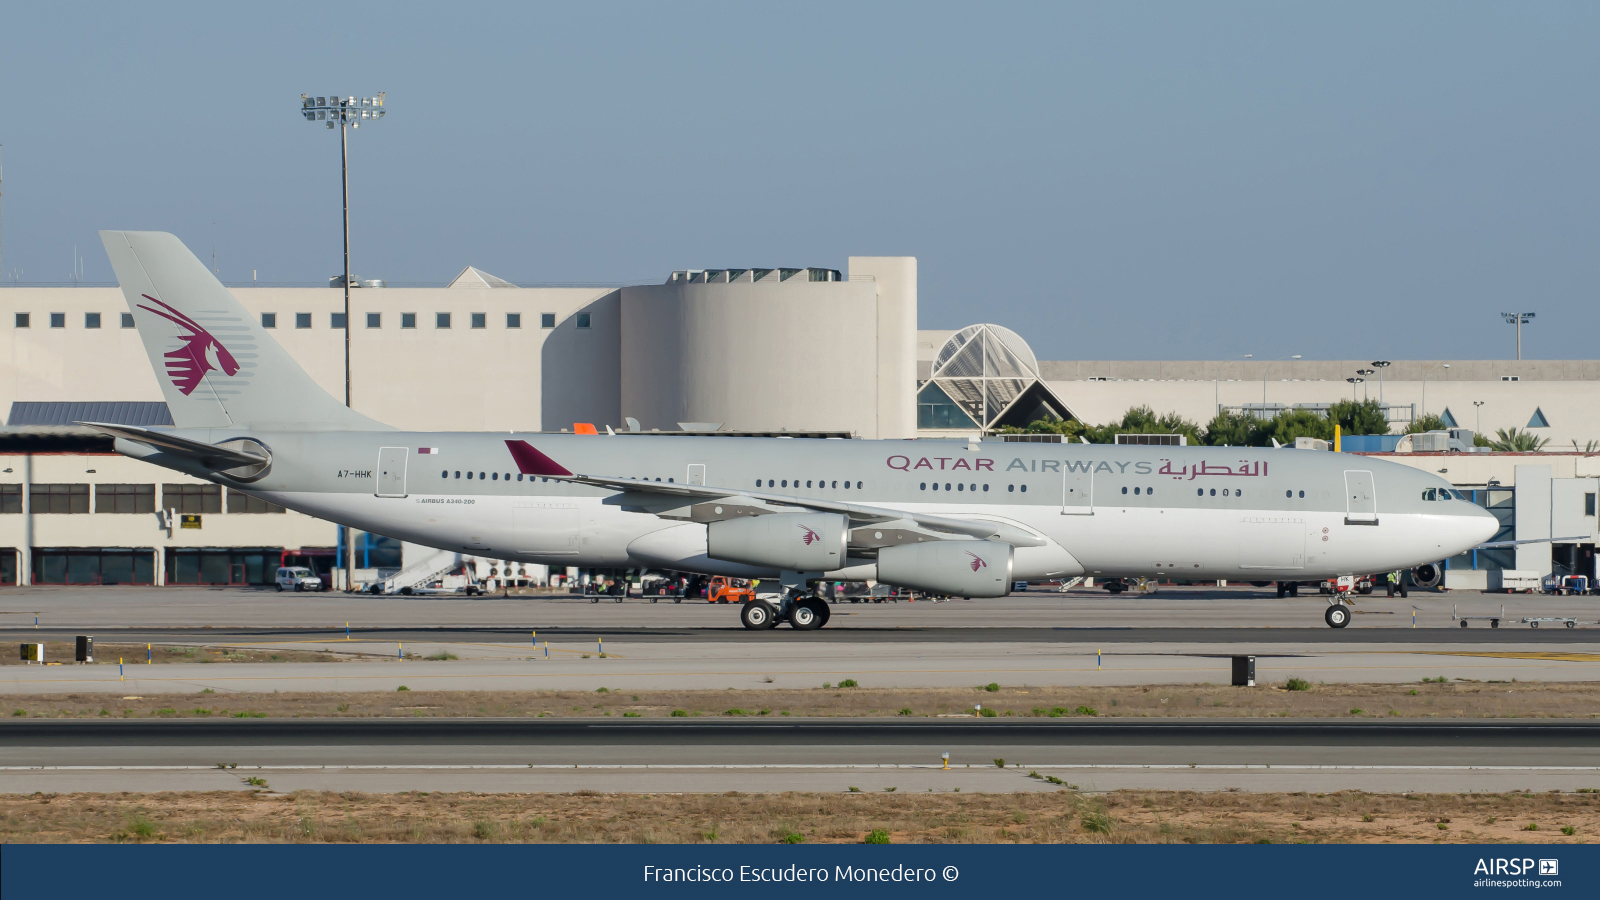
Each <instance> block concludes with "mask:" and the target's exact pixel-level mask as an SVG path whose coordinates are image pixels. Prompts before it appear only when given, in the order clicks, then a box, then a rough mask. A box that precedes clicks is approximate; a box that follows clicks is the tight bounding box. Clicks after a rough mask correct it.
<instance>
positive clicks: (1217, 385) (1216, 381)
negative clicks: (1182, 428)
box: [1211, 353, 1255, 416]
mask: <svg viewBox="0 0 1600 900" xmlns="http://www.w3.org/2000/svg"><path fill="white" fill-rule="evenodd" d="M1254 358H1255V354H1253V353H1246V354H1245V355H1243V356H1230V357H1228V358H1227V359H1225V360H1223V361H1222V362H1233V361H1234V360H1239V359H1254ZM1211 389H1212V393H1214V394H1215V395H1216V397H1215V398H1214V399H1215V400H1216V403H1217V415H1219V416H1220V415H1222V363H1217V377H1215V378H1213V379H1211Z"/></svg>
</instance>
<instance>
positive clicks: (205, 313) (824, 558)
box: [81, 231, 1499, 631]
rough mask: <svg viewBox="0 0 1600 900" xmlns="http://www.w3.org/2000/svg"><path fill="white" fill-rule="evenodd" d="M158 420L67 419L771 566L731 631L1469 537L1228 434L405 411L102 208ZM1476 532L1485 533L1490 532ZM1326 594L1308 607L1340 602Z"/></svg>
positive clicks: (406, 528)
mask: <svg viewBox="0 0 1600 900" xmlns="http://www.w3.org/2000/svg"><path fill="white" fill-rule="evenodd" d="M101 239H102V241H103V242H104V244H105V248H106V253H107V254H108V255H109V256H110V259H111V264H112V267H113V268H114V269H115V270H116V274H117V281H118V283H119V284H120V285H121V288H122V291H123V294H124V296H125V297H126V299H127V302H128V309H129V311H130V312H131V313H132V314H133V317H134V323H135V325H136V327H137V329H138V332H139V336H140V339H141V340H142V342H143V343H144V346H145V350H146V352H147V353H148V355H149V357H150V361H151V364H152V365H153V366H154V368H155V371H156V375H157V380H158V381H159V382H160V384H161V389H162V392H163V395H164V396H165V398H166V401H167V406H168V408H169V409H170V410H171V413H172V419H173V422H174V427H172V428H170V429H166V428H145V427H137V426H131V425H117V424H106V423H92V422H85V423H81V424H85V425H89V426H91V427H94V428H96V429H99V430H100V431H102V432H103V433H106V434H108V435H111V436H113V437H114V438H115V446H116V449H117V451H118V452H119V453H122V454H124V455H126V456H129V457H132V458H135V459H141V460H144V461H146V462H149V463H153V464H155V465H159V466H164V467H166V468H169V469H172V470H174V471H178V472H183V473H185V474H188V475H192V476H195V477H197V478H201V479H205V480H207V481H211V482H214V483H216V484H221V485H226V486H227V487H228V488H229V489H230V490H238V491H243V492H245V493H247V494H250V495H252V496H255V497H258V498H260V499H263V500H267V501H270V502H272V503H276V504H279V505H281V506H284V507H287V508H289V509H293V510H297V511H299V512H302V513H305V514H307V515H311V516H315V517H318V518H321V519H326V520H329V521H333V522H338V523H342V524H344V525H346V526H349V527H352V528H357V529H362V530H366V531H370V532H373V533H377V534H384V535H388V536H391V537H395V538H399V539H401V540H405V541H411V542H414V543H418V544H424V545H428V546H432V547H437V548H441V549H447V550H455V551H460V552H463V553H470V554H474V555H479V556H488V557H492V558H497V559H504V560H509V561H517V562H524V563H537V564H544V565H550V566H557V567H565V566H584V567H641V566H643V567H651V568H662V569H671V570H676V571H680V572H694V573H701V574H705V575H726V576H735V577H742V578H761V579H776V580H777V581H778V582H779V584H780V586H781V588H782V590H781V593H780V594H779V595H778V597H777V599H776V601H775V602H769V601H767V600H765V599H762V600H756V601H752V602H748V603H744V604H741V610H740V618H741V621H742V623H743V625H744V626H745V627H746V628H749V629H753V630H755V629H765V628H771V627H774V626H776V625H777V624H779V623H780V622H787V623H789V625H790V626H791V627H792V628H793V629H795V630H801V631H806V630H811V629H814V628H820V627H822V626H824V625H826V624H827V622H828V618H829V611H828V604H827V603H826V602H824V601H823V600H822V599H821V598H820V597H818V596H817V595H816V594H815V593H813V589H812V587H811V585H812V584H814V583H815V582H818V581H835V580H846V581H860V580H866V579H876V580H877V581H879V582H885V583H889V584H892V585H897V586H901V587H906V588H912V589H916V590H923V591H928V592H933V593H938V594H944V595H949V596H960V597H969V598H993V597H1002V596H1005V595H1006V594H1007V593H1008V592H1009V591H1010V590H1011V587H1012V584H1013V582H1014V581H1018V580H1025V581H1037V580H1045V579H1052V578H1071V577H1075V576H1087V577H1094V578H1102V579H1106V580H1110V581H1115V580H1117V579H1127V578H1139V577H1172V578H1182V579H1192V580H1210V579H1232V580H1240V581H1258V582H1260V581H1265V582H1268V583H1270V582H1272V581H1277V582H1278V584H1279V587H1280V594H1281V593H1283V591H1284V589H1285V586H1287V588H1288V590H1289V591H1290V592H1291V593H1297V592H1296V591H1294V587H1295V586H1296V585H1297V584H1298V583H1299V582H1302V581H1312V582H1317V581H1320V580H1321V579H1324V578H1335V577H1337V576H1343V575H1351V574H1354V573H1369V572H1391V571H1396V570H1403V569H1413V568H1415V567H1427V568H1426V571H1433V570H1435V568H1436V566H1435V563H1436V562H1437V561H1438V560H1443V559H1447V558H1449V557H1452V556H1455V555H1456V554H1459V553H1462V552H1465V551H1466V550H1470V549H1472V548H1474V547H1479V546H1484V543H1483V542H1484V541H1486V540H1488V539H1489V538H1490V537H1491V536H1492V535H1493V534H1494V533H1495V532H1496V531H1497V530H1498V528H1499V523H1498V521H1497V520H1496V519H1495V517H1494V516H1493V515H1491V514H1490V513H1489V512H1487V511H1486V510H1483V509H1481V508H1479V507H1478V506H1476V505H1475V504H1473V503H1471V502H1470V501H1468V500H1466V499H1465V498H1464V497H1463V496H1462V495H1461V494H1460V492H1458V491H1456V490H1455V489H1454V488H1452V487H1451V486H1450V484H1449V482H1447V481H1445V480H1444V479H1442V478H1439V477H1438V476H1436V475H1433V474H1430V473H1428V472H1423V471H1420V470H1417V469H1413V468H1410V467H1407V466H1402V465H1398V464H1395V463H1392V462H1387V461H1384V460H1380V459H1373V458H1371V457H1359V456H1348V455H1344V454H1334V453H1324V452H1315V451H1308V450H1291V449H1265V448H1248V447H1171V446H1117V445H1105V444H1086V443H1080V444H1067V443H1062V444H1043V443H1009V442H999V441H994V440H991V439H978V438H972V439H964V440H859V439H816V438H784V437H736V436H730V437H715V436H692V435H674V434H659V433H640V432H613V431H612V429H610V428H609V427H608V428H607V429H606V431H607V433H606V434H604V435H600V434H593V435H589V434H575V433H565V432H563V433H559V434H552V433H546V432H517V433H459V432H406V431H399V430H396V429H394V428H392V427H390V426H387V425H384V424H382V423H380V422H377V421H374V420H372V419H370V418H368V417H366V416H364V415H362V414H360V413H358V412H356V411H355V410H353V409H350V408H349V407H346V406H345V405H343V404H342V403H340V402H339V401H338V400H336V399H335V398H334V397H333V396H331V395H330V394H328V393H327V392H326V391H324V390H323V389H322V388H321V387H320V386H318V385H317V384H316V383H315V382H314V381H313V380H312V379H311V377H310V376H309V375H307V374H306V372H305V371H304V370H303V369H301V368H300V366H299V365H297V364H296V363H295V362H294V360H293V359H292V358H291V357H290V356H289V354H288V353H286V352H285V351H284V350H283V348H282V347H281V346H279V345H278V343H277V342H276V341H275V340H274V339H273V338H272V337H271V335H269V334H268V333H267V332H266V331H264V330H263V329H262V328H261V325H260V322H258V321H257V320H256V318H255V317H254V316H252V315H251V314H250V313H249V312H247V311H246V310H245V309H244V307H242V306H241V305H240V304H239V302H238V301H237V300H236V299H234V297H233V295H232V294H230V293H229V292H228V290H227V289H226V288H225V287H223V285H222V284H221V283H220V282H219V281H218V280H217V279H216V278H215V277H214V276H213V275H212V273H211V272H210V271H209V270H208V269H207V268H206V266H205V265H204V264H203V263H201V262H200V260H198V259H197V258H196V257H195V256H194V254H193V253H191V252H190V251H189V249H188V248H187V247H185V246H184V245H183V243H182V242H181V241H179V240H178V239H177V238H176V237H174V236H173V235H171V234H167V233H163V232H139V231H103V232H101ZM1491 546H1492V545H1491ZM1350 602H1351V601H1350V600H1349V598H1348V595H1347V593H1345V592H1336V593H1335V595H1334V596H1333V597H1332V598H1331V599H1330V601H1329V603H1328V606H1327V609H1326V611H1325V613H1324V620H1325V621H1326V623H1327V624H1328V625H1329V626H1331V627H1334V628H1343V627H1345V626H1346V625H1347V624H1348V623H1349V621H1350V614H1351V609H1350V605H1349V604H1350Z"/></svg>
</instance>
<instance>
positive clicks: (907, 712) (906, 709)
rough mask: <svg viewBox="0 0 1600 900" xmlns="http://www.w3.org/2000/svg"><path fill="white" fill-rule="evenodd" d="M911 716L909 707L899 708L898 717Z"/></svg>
mask: <svg viewBox="0 0 1600 900" xmlns="http://www.w3.org/2000/svg"><path fill="white" fill-rule="evenodd" d="M911 714H912V713H911V707H909V706H902V707H900V712H899V715H902V716H909V715H911Z"/></svg>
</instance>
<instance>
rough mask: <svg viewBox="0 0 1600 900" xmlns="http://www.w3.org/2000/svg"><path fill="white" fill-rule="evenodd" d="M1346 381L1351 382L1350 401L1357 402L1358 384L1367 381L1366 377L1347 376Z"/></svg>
mask: <svg viewBox="0 0 1600 900" xmlns="http://www.w3.org/2000/svg"><path fill="white" fill-rule="evenodd" d="M1345 381H1348V382H1350V402H1351V403H1355V402H1356V385H1358V384H1361V383H1363V382H1365V381H1366V379H1365V378H1346V379H1345Z"/></svg>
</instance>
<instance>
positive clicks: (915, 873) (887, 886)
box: [0, 844, 1600, 900]
mask: <svg viewBox="0 0 1600 900" xmlns="http://www.w3.org/2000/svg"><path fill="white" fill-rule="evenodd" d="M1597 872H1600V847H1596V846H1587V845H1586V846H1574V845H1565V846H1538V845H1516V846H1507V845H1500V846H1496V845H1471V846H1413V845H1386V846H1371V845H1357V846H1348V845H1317V846H1281V845H1274V846H1186V845H1179V846H1154V845H1126V844H1122V845H1093V844H1090V845H1083V844H1075V845H1067V846H1039V845H1027V846H988V845H985V846H972V845H927V844H922V845H891V846H881V845H879V846H862V845H852V846H837V845H801V846H718V845H700V844H696V845H672V844H657V845H605V846H596V845H576V846H575V845H548V844H540V845H477V846H472V845H368V846H351V845H304V844H296V845H272V844H265V845H264V844H250V845H238V844H234V845H193V844H161V845H138V846H130V845H29V844H13V845H8V846H6V847H4V848H0V894H4V895H5V896H6V897H7V898H10V897H18V898H21V897H49V896H60V895H62V893H63V892H67V893H69V894H77V893H78V892H79V891H89V892H93V891H96V890H103V889H107V888H114V890H115V892H116V893H117V894H118V896H119V897H122V896H126V897H131V898H135V900H137V898H144V897H150V898H157V897H159V898H162V900H171V898H172V896H174V893H175V892H176V893H178V894H182V893H184V892H186V891H190V890H218V891H221V892H222V893H223V894H224V895H225V896H227V897H228V898H229V900H255V898H262V900H268V898H270V900H282V898H283V897H284V896H285V894H286V893H293V894H296V895H307V896H312V897H327V896H339V897H353V896H354V897H368V896H370V897H383V896H385V895H388V894H393V895H394V896H396V897H407V898H409V897H416V896H419V895H420V896H430V897H431V896H456V895H465V896H472V897H482V896H486V895H488V894H487V892H495V894H497V895H503V894H506V893H508V892H515V894H516V895H529V894H532V895H540V894H552V893H554V894H558V895H560V896H562V897H613V896H618V895H621V894H624V893H626V894H627V895H629V896H638V897H662V898H669V897H708V896H723V897H733V896H742V895H745V894H749V893H752V892H759V893H761V894H763V895H770V896H774V897H828V898H834V897H842V896H863V897H865V896H874V897H877V896H883V897H900V896H918V897H924V896H925V897H958V896H960V897H971V896H973V895H975V894H985V895H986V894H988V893H989V892H992V891H995V890H1005V891H1017V890H1023V891H1049V892H1051V894H1049V895H1046V896H1053V895H1057V894H1060V893H1062V892H1071V893H1072V894H1074V895H1077V896H1080V897H1090V898H1099V897H1104V898H1107V900H1113V898H1114V900H1122V898H1126V897H1146V896H1148V897H1157V896H1159V897H1167V898H1182V900H1190V898H1196V897H1226V898H1230V900H1237V898H1241V897H1252V896H1262V895H1268V894H1271V895H1280V894H1282V893H1283V892H1292V896H1294V897H1295V898H1296V900H1303V898H1319V897H1328V898H1338V900H1350V897H1351V896H1352V895H1359V896H1360V897H1362V898H1363V900H1368V898H1380V897H1404V898H1407V900H1416V898H1420V897H1427V898H1436V897H1467V896H1484V895H1485V893H1484V892H1485V891H1486V890H1488V891H1494V890H1500V891H1513V892H1524V891H1550V890H1555V891H1558V892H1559V893H1558V894H1557V896H1572V897H1597V896H1600V877H1597V874H1596V873H1597ZM99 881H104V882H106V883H104V884H96V882H99ZM112 882H114V884H113V883H112Z"/></svg>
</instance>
